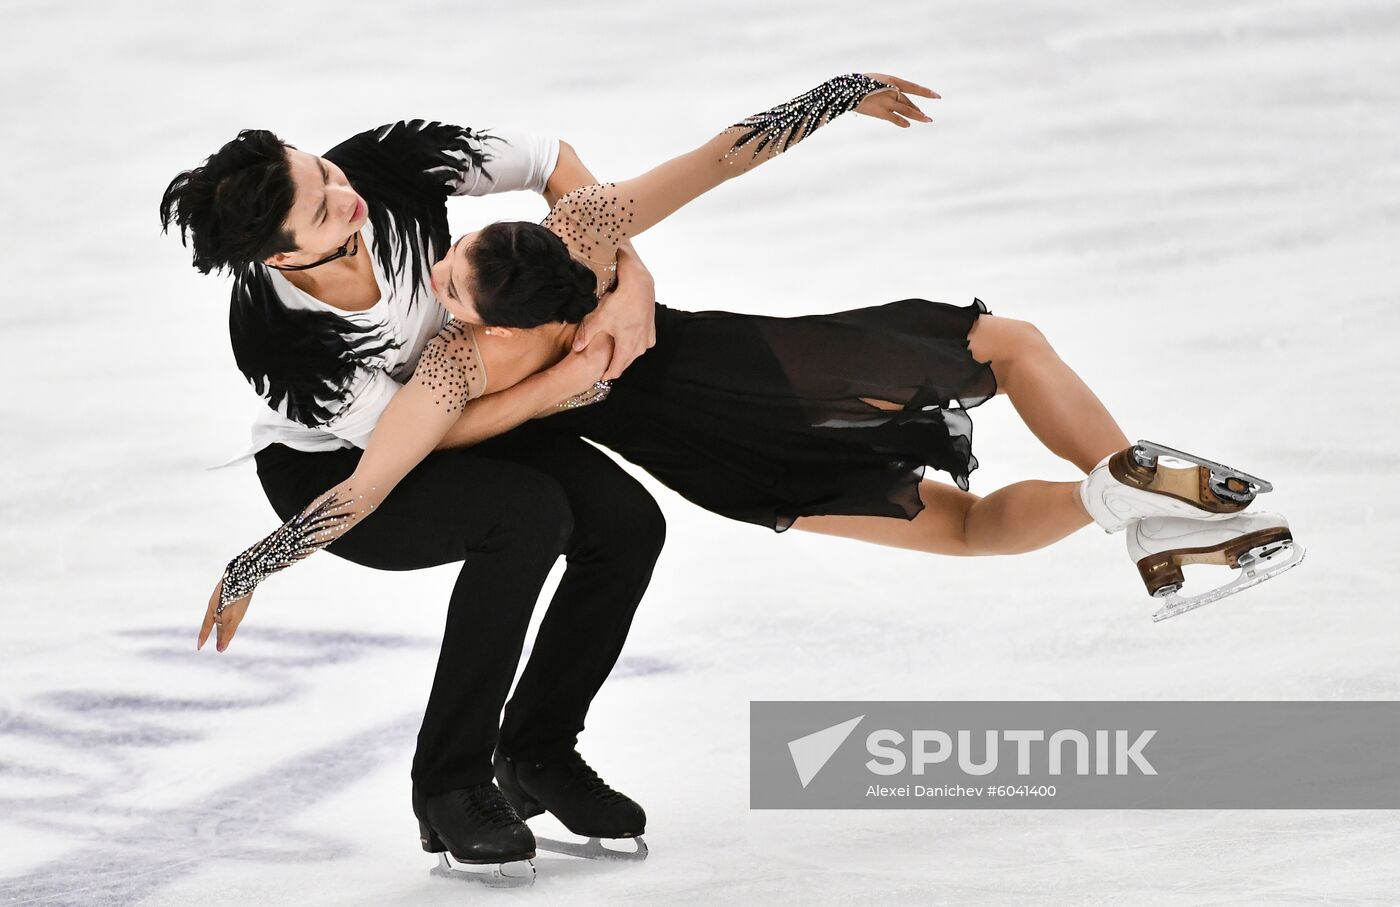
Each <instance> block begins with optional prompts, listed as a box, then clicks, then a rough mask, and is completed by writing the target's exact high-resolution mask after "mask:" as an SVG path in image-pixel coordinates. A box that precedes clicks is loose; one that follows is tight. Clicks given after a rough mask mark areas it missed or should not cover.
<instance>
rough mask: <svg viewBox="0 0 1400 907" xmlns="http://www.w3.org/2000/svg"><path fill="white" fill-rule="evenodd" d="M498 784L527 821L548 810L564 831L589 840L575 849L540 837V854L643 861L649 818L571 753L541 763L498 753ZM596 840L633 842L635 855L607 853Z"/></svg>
mask: <svg viewBox="0 0 1400 907" xmlns="http://www.w3.org/2000/svg"><path fill="white" fill-rule="evenodd" d="M495 765H496V780H497V781H498V782H500V785H501V791H502V793H504V794H505V795H506V798H507V799H509V800H510V804H511V806H513V807H515V809H516V811H517V812H519V813H520V815H521V816H523V817H524V818H526V819H528V818H530V817H531V816H538V815H539V814H540V813H542V812H544V811H546V810H548V811H549V812H550V813H552V814H553V815H554V817H555V818H557V819H558V820H559V821H560V822H562V823H563V824H564V827H565V828H567V829H568V830H569V831H571V832H573V833H574V834H576V835H582V836H583V837H586V838H588V839H589V840H588V843H586V844H573V843H569V842H567V841H555V840H552V839H550V838H539V839H538V841H539V846H540V849H541V850H551V851H555V852H557V853H565V854H570V855H572V856H577V857H587V858H589V859H611V860H644V859H646V856H647V846H646V842H645V841H643V840H642V838H641V835H642V833H643V832H644V831H646V824H647V814H646V812H645V811H644V810H643V809H642V807H641V806H640V805H638V804H637V802H636V801H634V800H633V799H632V798H630V797H628V796H627V795H626V794H623V793H620V792H618V791H615V790H613V789H612V788H611V787H609V786H608V785H607V783H606V782H605V781H603V779H602V778H600V777H598V773H597V772H595V771H594V770H593V769H592V768H591V767H589V765H588V763H587V762H584V761H583V757H582V756H580V755H579V754H578V753H577V752H575V751H570V752H569V753H567V754H565V755H563V756H557V757H551V758H549V759H543V760H522V759H515V758H512V757H510V756H506V755H503V754H502V753H500V752H499V751H498V752H497V753H496V759H495ZM600 838H635V839H636V842H637V849H636V850H635V851H619V850H611V849H609V848H606V847H604V846H603V845H602V843H601V841H600V840H599V839H600Z"/></svg>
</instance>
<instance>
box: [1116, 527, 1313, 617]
mask: <svg viewBox="0 0 1400 907" xmlns="http://www.w3.org/2000/svg"><path fill="white" fill-rule="evenodd" d="M1127 539H1128V556H1129V557H1131V558H1132V559H1133V563H1135V564H1137V568H1138V573H1140V574H1141V575H1142V581H1143V583H1144V584H1145V585H1146V586H1147V591H1148V593H1149V594H1150V595H1152V596H1154V597H1156V598H1160V599H1164V600H1165V604H1163V605H1162V607H1161V608H1160V609H1158V611H1157V612H1156V613H1155V614H1153V615H1152V619H1153V620H1154V621H1157V620H1166V619H1167V618H1168V617H1175V616H1176V615H1178V614H1182V613H1184V612H1186V611H1190V610H1193V609H1195V608H1199V607H1201V606H1202V605H1208V604H1210V603H1211V602H1213V601H1219V600H1220V599H1222V598H1224V597H1225V596H1227V595H1234V594H1235V593H1236V592H1242V591H1244V590H1245V589H1248V588H1249V587H1250V586H1254V585H1258V584H1259V583H1262V582H1263V581H1264V580H1266V579H1271V578H1273V577H1275V576H1277V575H1278V574H1280V573H1282V572H1283V571H1285V570H1287V569H1289V568H1290V567H1296V566H1298V564H1300V563H1302V561H1303V555H1304V554H1305V553H1306V552H1305V551H1304V549H1303V546H1302V545H1299V544H1297V543H1296V542H1294V541H1293V533H1292V532H1291V531H1290V530H1289V528H1288V520H1286V519H1284V518H1283V517H1282V516H1281V515H1280V514H1277V513H1268V512H1266V511H1256V512H1254V513H1241V514H1237V515H1235V516H1225V517H1224V518H1223V519H1218V520H1199V519H1186V518H1182V517H1148V518H1146V519H1142V520H1135V521H1134V522H1133V523H1132V524H1131V525H1129V526H1128V532H1127ZM1184 564H1219V565H1222V566H1226V567H1229V568H1231V569H1233V570H1238V571H1240V572H1239V574H1238V575H1237V576H1236V577H1235V578H1234V579H1233V580H1231V581H1230V582H1228V583H1225V584H1223V585H1221V586H1218V587H1217V588H1215V589H1213V590H1211V591H1209V592H1206V593H1203V594H1201V595H1197V596H1195V597H1181V596H1178V595H1177V593H1178V592H1179V591H1180V590H1181V587H1182V586H1183V585H1184V584H1185V581H1186V580H1185V575H1184V574H1183V573H1182V570H1181V568H1182V565H1184Z"/></svg>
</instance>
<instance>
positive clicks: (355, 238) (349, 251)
mask: <svg viewBox="0 0 1400 907" xmlns="http://www.w3.org/2000/svg"><path fill="white" fill-rule="evenodd" d="M352 244H353V245H352ZM359 251H360V234H359V232H358V231H356V232H355V233H354V234H353V235H352V236H351V237H350V238H349V239H347V240H346V241H345V245H343V246H341V247H340V248H339V249H336V250H335V251H334V252H332V253H331V254H329V255H327V256H326V257H325V258H323V259H321V260H320V261H313V262H312V263H311V264H309V265H268V267H269V268H276V269H277V270H279V271H305V270H308V269H310V268H318V267H320V266H321V265H323V264H325V263H326V262H330V261H335V260H336V259H337V258H344V257H345V256H347V255H348V256H350V257H351V258H354V257H355V253H357V252H359Z"/></svg>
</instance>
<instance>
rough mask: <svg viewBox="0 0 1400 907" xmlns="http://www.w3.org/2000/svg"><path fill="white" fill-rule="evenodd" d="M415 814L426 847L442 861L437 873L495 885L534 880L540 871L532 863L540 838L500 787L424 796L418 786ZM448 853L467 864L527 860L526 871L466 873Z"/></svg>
mask: <svg viewBox="0 0 1400 907" xmlns="http://www.w3.org/2000/svg"><path fill="white" fill-rule="evenodd" d="M413 814H414V815H415V816H417V817H418V839H419V841H420V842H421V843H422V845H423V849H424V850H425V851H427V852H428V853H435V854H438V855H439V857H440V859H439V863H438V865H437V867H435V868H434V869H433V874H434V875H444V876H454V877H462V876H466V877H470V878H472V879H475V880H478V881H481V882H484V883H485V884H487V885H491V886H493V887H516V886H519V885H529V884H531V883H533V882H534V880H535V867H534V864H532V863H529V862H528V861H529V860H531V859H533V858H534V856H535V836H534V834H533V833H532V832H531V831H530V826H528V825H526V824H525V822H524V820H522V819H521V818H520V816H519V815H518V814H517V813H516V811H515V809H514V808H513V807H512V806H511V805H510V801H509V800H507V799H506V797H505V795H504V794H502V793H501V790H500V788H498V787H496V785H494V784H477V785H474V786H472V787H464V788H459V789H457V790H450V791H447V792H446V793H442V794H422V793H419V791H418V788H417V787H414V788H413ZM448 853H451V854H452V858H453V859H455V860H456V861H457V862H459V863H462V864H467V865H481V864H502V863H513V862H517V861H522V860H523V861H526V863H525V866H526V869H525V871H524V872H523V873H522V872H521V871H520V870H519V869H518V868H516V871H515V872H512V873H506V872H503V871H502V869H501V867H500V866H499V865H496V866H494V867H493V871H490V872H473V871H468V870H461V869H457V868H456V867H454V866H453V865H452V864H451V863H449V862H448V860H447V854H448Z"/></svg>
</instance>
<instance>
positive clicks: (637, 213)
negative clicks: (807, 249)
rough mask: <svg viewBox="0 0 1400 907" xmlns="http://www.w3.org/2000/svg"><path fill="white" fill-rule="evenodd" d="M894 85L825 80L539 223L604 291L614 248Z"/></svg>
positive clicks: (855, 76) (582, 192)
mask: <svg viewBox="0 0 1400 907" xmlns="http://www.w3.org/2000/svg"><path fill="white" fill-rule="evenodd" d="M896 90H897V89H896V88H895V86H893V85H890V84H889V83H887V82H882V81H880V80H879V79H872V78H871V77H870V76H867V75H862V74H861V73H850V74H847V75H841V76H835V77H833V78H830V79H827V80H826V81H825V82H823V83H822V84H820V85H818V86H817V87H816V88H813V89H811V90H810V91H807V92H804V93H802V94H800V95H798V96H797V97H795V98H793V99H792V100H790V101H784V102H783V103H782V104H779V105H777V106H776V107H772V108H770V109H768V110H765V111H763V112H762V113H756V114H754V115H753V116H751V117H746V118H745V119H743V120H740V121H739V122H738V123H735V124H734V125H733V126H730V127H729V128H727V129H725V130H724V131H723V132H721V133H719V135H717V136H715V137H714V138H713V139H711V140H710V141H709V142H707V143H705V144H704V145H702V146H701V147H700V148H699V149H697V150H696V151H693V152H690V153H689V154H685V155H681V156H680V157H677V158H675V159H673V160H670V161H667V162H666V163H664V164H662V165H661V166H659V167H656V168H654V169H652V170H650V171H648V172H646V173H644V174H642V175H641V176H639V177H636V178H634V179H630V180H626V181H624V182H621V183H602V184H598V185H591V186H581V187H579V188H578V189H575V190H574V191H572V192H569V193H567V194H566V195H564V196H563V197H562V198H560V199H559V201H558V202H557V203H555V205H554V208H553V209H552V210H551V211H550V213H549V216H548V217H546V218H545V219H544V221H543V222H542V223H543V225H544V226H545V227H547V228H549V229H550V230H551V231H553V232H554V233H555V235H557V236H558V237H559V238H560V239H562V240H564V244H565V245H566V246H568V247H569V251H570V253H571V254H572V255H573V256H574V257H575V258H578V259H580V260H582V261H584V262H587V263H588V264H589V265H591V266H592V267H593V270H594V271H595V272H596V273H597V274H598V276H599V280H600V282H601V283H602V284H603V285H604V286H606V285H607V283H608V281H609V279H610V276H611V275H612V274H614V273H615V272H616V269H617V247H618V246H619V245H620V244H621V243H622V242H623V241H624V240H626V239H628V238H629V237H632V236H635V235H637V234H638V233H641V232H642V231H644V230H646V229H648V228H649V227H651V226H653V225H655V224H656V223H658V222H659V221H660V220H662V219H663V218H665V217H666V216H668V215H669V214H671V213H673V212H674V211H676V210H677V209H678V208H680V207H681V206H682V205H685V204H686V203H687V202H689V201H691V200H692V199H694V198H696V197H698V196H700V195H702V194H704V193H705V192H708V191H709V190H710V189H713V188H714V187H715V186H717V185H719V184H720V183H722V182H724V181H725V180H727V179H730V178H732V177H734V176H737V175H739V174H740V173H745V172H747V171H749V170H752V169H753V168H754V167H757V166H758V165H759V164H761V163H763V162H764V161H768V160H772V159H773V158H774V157H776V156H777V155H779V154H781V153H782V152H784V151H786V150H787V149H789V148H791V147H792V146H793V145H796V144H797V143H798V142H800V141H802V140H803V139H805V138H807V137H808V136H809V135H811V134H812V133H813V132H816V131H817V130H818V129H819V128H821V127H822V126H824V125H826V124H827V123H829V122H831V121H832V120H833V119H835V118H836V117H838V116H840V115H841V114H843V113H848V112H850V111H852V110H854V109H855V108H856V106H857V105H859V104H860V102H861V101H862V100H863V99H864V98H865V97H866V96H867V95H870V94H873V93H875V92H877V91H896Z"/></svg>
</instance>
